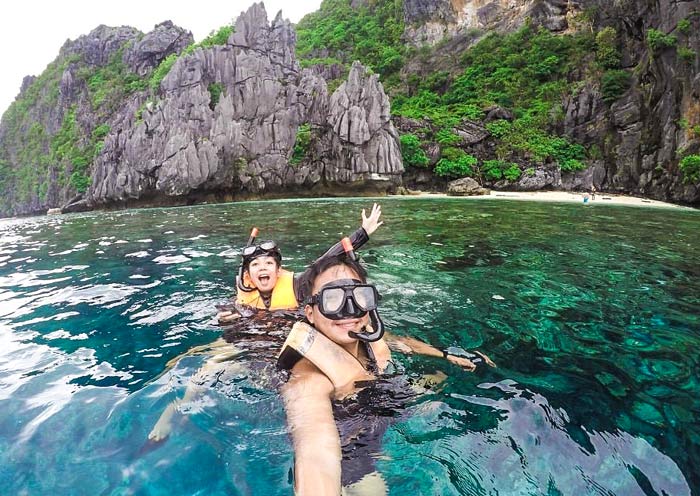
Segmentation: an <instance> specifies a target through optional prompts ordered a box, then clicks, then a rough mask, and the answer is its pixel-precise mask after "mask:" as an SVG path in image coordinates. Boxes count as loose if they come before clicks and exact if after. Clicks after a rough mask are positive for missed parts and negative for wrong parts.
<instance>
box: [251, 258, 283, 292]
mask: <svg viewBox="0 0 700 496" xmlns="http://www.w3.org/2000/svg"><path fill="white" fill-rule="evenodd" d="M248 275H249V276H250V281H251V282H252V283H253V285H254V286H255V287H256V288H257V290H258V291H260V292H262V293H269V292H270V291H272V290H273V289H274V287H275V284H277V276H278V275H279V265H277V260H276V259H275V258H274V257H266V256H261V257H257V258H254V259H253V260H251V262H250V265H248Z"/></svg>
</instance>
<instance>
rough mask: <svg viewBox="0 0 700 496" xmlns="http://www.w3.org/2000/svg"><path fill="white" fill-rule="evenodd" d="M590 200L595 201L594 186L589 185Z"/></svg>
mask: <svg viewBox="0 0 700 496" xmlns="http://www.w3.org/2000/svg"><path fill="white" fill-rule="evenodd" d="M591 200H595V186H594V185H593V184H591Z"/></svg>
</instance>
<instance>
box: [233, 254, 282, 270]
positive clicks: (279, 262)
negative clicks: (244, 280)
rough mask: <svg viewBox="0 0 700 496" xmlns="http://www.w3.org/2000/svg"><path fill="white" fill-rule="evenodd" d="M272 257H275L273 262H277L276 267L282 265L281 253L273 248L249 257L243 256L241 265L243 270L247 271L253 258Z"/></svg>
mask: <svg viewBox="0 0 700 496" xmlns="http://www.w3.org/2000/svg"><path fill="white" fill-rule="evenodd" d="M265 256H267V257H272V258H274V259H275V262H277V268H280V267H282V254H281V253H280V251H279V249H275V250H273V251H270V252H268V253H261V254H258V255H254V256H251V257H243V262H242V263H241V265H242V266H243V272H245V271H247V270H248V269H249V268H250V267H249V266H250V262H252V261H253V260H255V259H256V258H258V257H265Z"/></svg>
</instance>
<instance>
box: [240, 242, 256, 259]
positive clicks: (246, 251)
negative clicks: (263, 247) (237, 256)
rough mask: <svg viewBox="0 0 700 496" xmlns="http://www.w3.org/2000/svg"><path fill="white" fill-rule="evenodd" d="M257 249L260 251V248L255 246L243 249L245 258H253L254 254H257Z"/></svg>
mask: <svg viewBox="0 0 700 496" xmlns="http://www.w3.org/2000/svg"><path fill="white" fill-rule="evenodd" d="M257 249H258V247H257V246H255V245H253V246H246V247H245V248H243V256H244V257H249V256H251V255H252V254H253V253H255V250H257Z"/></svg>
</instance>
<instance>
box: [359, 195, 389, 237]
mask: <svg viewBox="0 0 700 496" xmlns="http://www.w3.org/2000/svg"><path fill="white" fill-rule="evenodd" d="M381 215H382V207H380V206H379V205H377V204H376V203H375V204H374V205H372V212H371V213H370V214H369V217H367V214H366V213H365V209H364V208H363V209H362V228H363V229H364V230H365V231H366V232H367V234H368V235H369V236H371V235H372V233H373V232H374V231H376V230H377V228H378V227H379V226H381V225H382V224H384V222H380V220H379V217H380V216H381Z"/></svg>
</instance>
